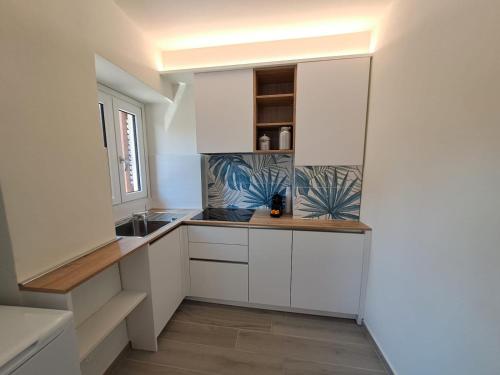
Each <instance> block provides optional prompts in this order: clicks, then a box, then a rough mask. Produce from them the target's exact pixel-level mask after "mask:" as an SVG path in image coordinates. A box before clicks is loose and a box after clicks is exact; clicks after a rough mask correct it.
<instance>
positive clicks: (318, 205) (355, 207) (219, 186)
mask: <svg viewBox="0 0 500 375" xmlns="http://www.w3.org/2000/svg"><path fill="white" fill-rule="evenodd" d="M205 161H206V168H205V169H206V181H207V187H206V188H207V196H208V206H209V207H216V208H219V207H222V208H262V207H269V206H270V204H271V198H272V196H273V195H274V194H276V193H279V194H282V195H285V193H286V189H287V188H289V187H291V185H292V182H293V179H295V180H294V199H293V214H294V216H298V217H302V218H309V219H336V220H359V210H360V202H361V183H362V178H363V176H362V166H358V165H355V166H305V167H296V168H295V169H294V168H293V159H292V157H291V156H290V155H283V154H271V155H267V154H266V155H258V154H220V155H208V156H207V157H206V160H205ZM293 172H295V173H293Z"/></svg>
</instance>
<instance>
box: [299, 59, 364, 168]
mask: <svg viewBox="0 0 500 375" xmlns="http://www.w3.org/2000/svg"><path fill="white" fill-rule="evenodd" d="M369 74H370V58H369V57H362V58H352V59H338V60H328V61H317V62H306V63H300V64H298V65H297V99H296V130H295V135H296V140H295V164H296V165H361V164H363V154H364V142H365V128H366V111H367V102H368V82H369Z"/></svg>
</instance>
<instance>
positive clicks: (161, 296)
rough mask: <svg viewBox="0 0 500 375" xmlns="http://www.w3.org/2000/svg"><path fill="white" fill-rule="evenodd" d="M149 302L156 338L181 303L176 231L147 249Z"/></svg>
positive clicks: (180, 275) (179, 247) (177, 232)
mask: <svg viewBox="0 0 500 375" xmlns="http://www.w3.org/2000/svg"><path fill="white" fill-rule="evenodd" d="M149 261H150V265H149V268H150V272H151V298H152V302H153V317H154V327H155V334H156V335H157V336H158V335H159V334H160V332H161V331H162V330H163V328H164V327H165V325H166V324H167V322H168V321H169V320H170V318H171V317H172V315H173V313H174V312H175V310H176V309H177V307H178V306H179V304H180V303H181V301H182V298H183V297H182V260H181V246H180V236H179V229H176V230H174V231H173V232H170V233H169V234H167V235H166V236H164V237H162V238H160V239H159V240H158V241H156V242H154V243H152V244H151V245H150V246H149Z"/></svg>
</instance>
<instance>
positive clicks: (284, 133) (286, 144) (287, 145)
mask: <svg viewBox="0 0 500 375" xmlns="http://www.w3.org/2000/svg"><path fill="white" fill-rule="evenodd" d="M291 138H292V137H291V133H290V127H288V126H283V127H281V128H280V150H290V149H291V148H292V145H291V142H290V141H291Z"/></svg>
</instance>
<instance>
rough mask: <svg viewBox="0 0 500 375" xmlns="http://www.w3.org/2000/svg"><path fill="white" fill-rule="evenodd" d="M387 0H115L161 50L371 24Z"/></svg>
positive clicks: (327, 32)
mask: <svg viewBox="0 0 500 375" xmlns="http://www.w3.org/2000/svg"><path fill="white" fill-rule="evenodd" d="M391 1H392V0H248V1H243V0H115V2H116V3H117V4H118V5H119V6H120V7H121V8H122V9H123V10H124V11H125V12H126V13H127V14H128V15H129V17H130V18H131V19H132V20H133V21H134V22H135V23H136V24H137V25H138V26H139V27H140V28H141V29H142V30H143V31H144V32H145V33H146V34H148V35H149V36H150V37H151V38H152V39H153V40H154V42H155V43H157V44H158V46H159V47H160V48H161V49H163V50H176V49H189V48H200V47H212V46H220V45H229V44H240V43H253V42H262V41H271V40H283V39H296V38H307V37H317V36H324V35H335V34H345V33H349V32H357V31H366V30H371V29H373V28H374V26H375V25H376V23H377V22H378V20H379V19H380V17H381V16H382V14H383V13H384V11H385V10H386V9H387V7H388V5H389V4H390V3H391Z"/></svg>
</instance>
